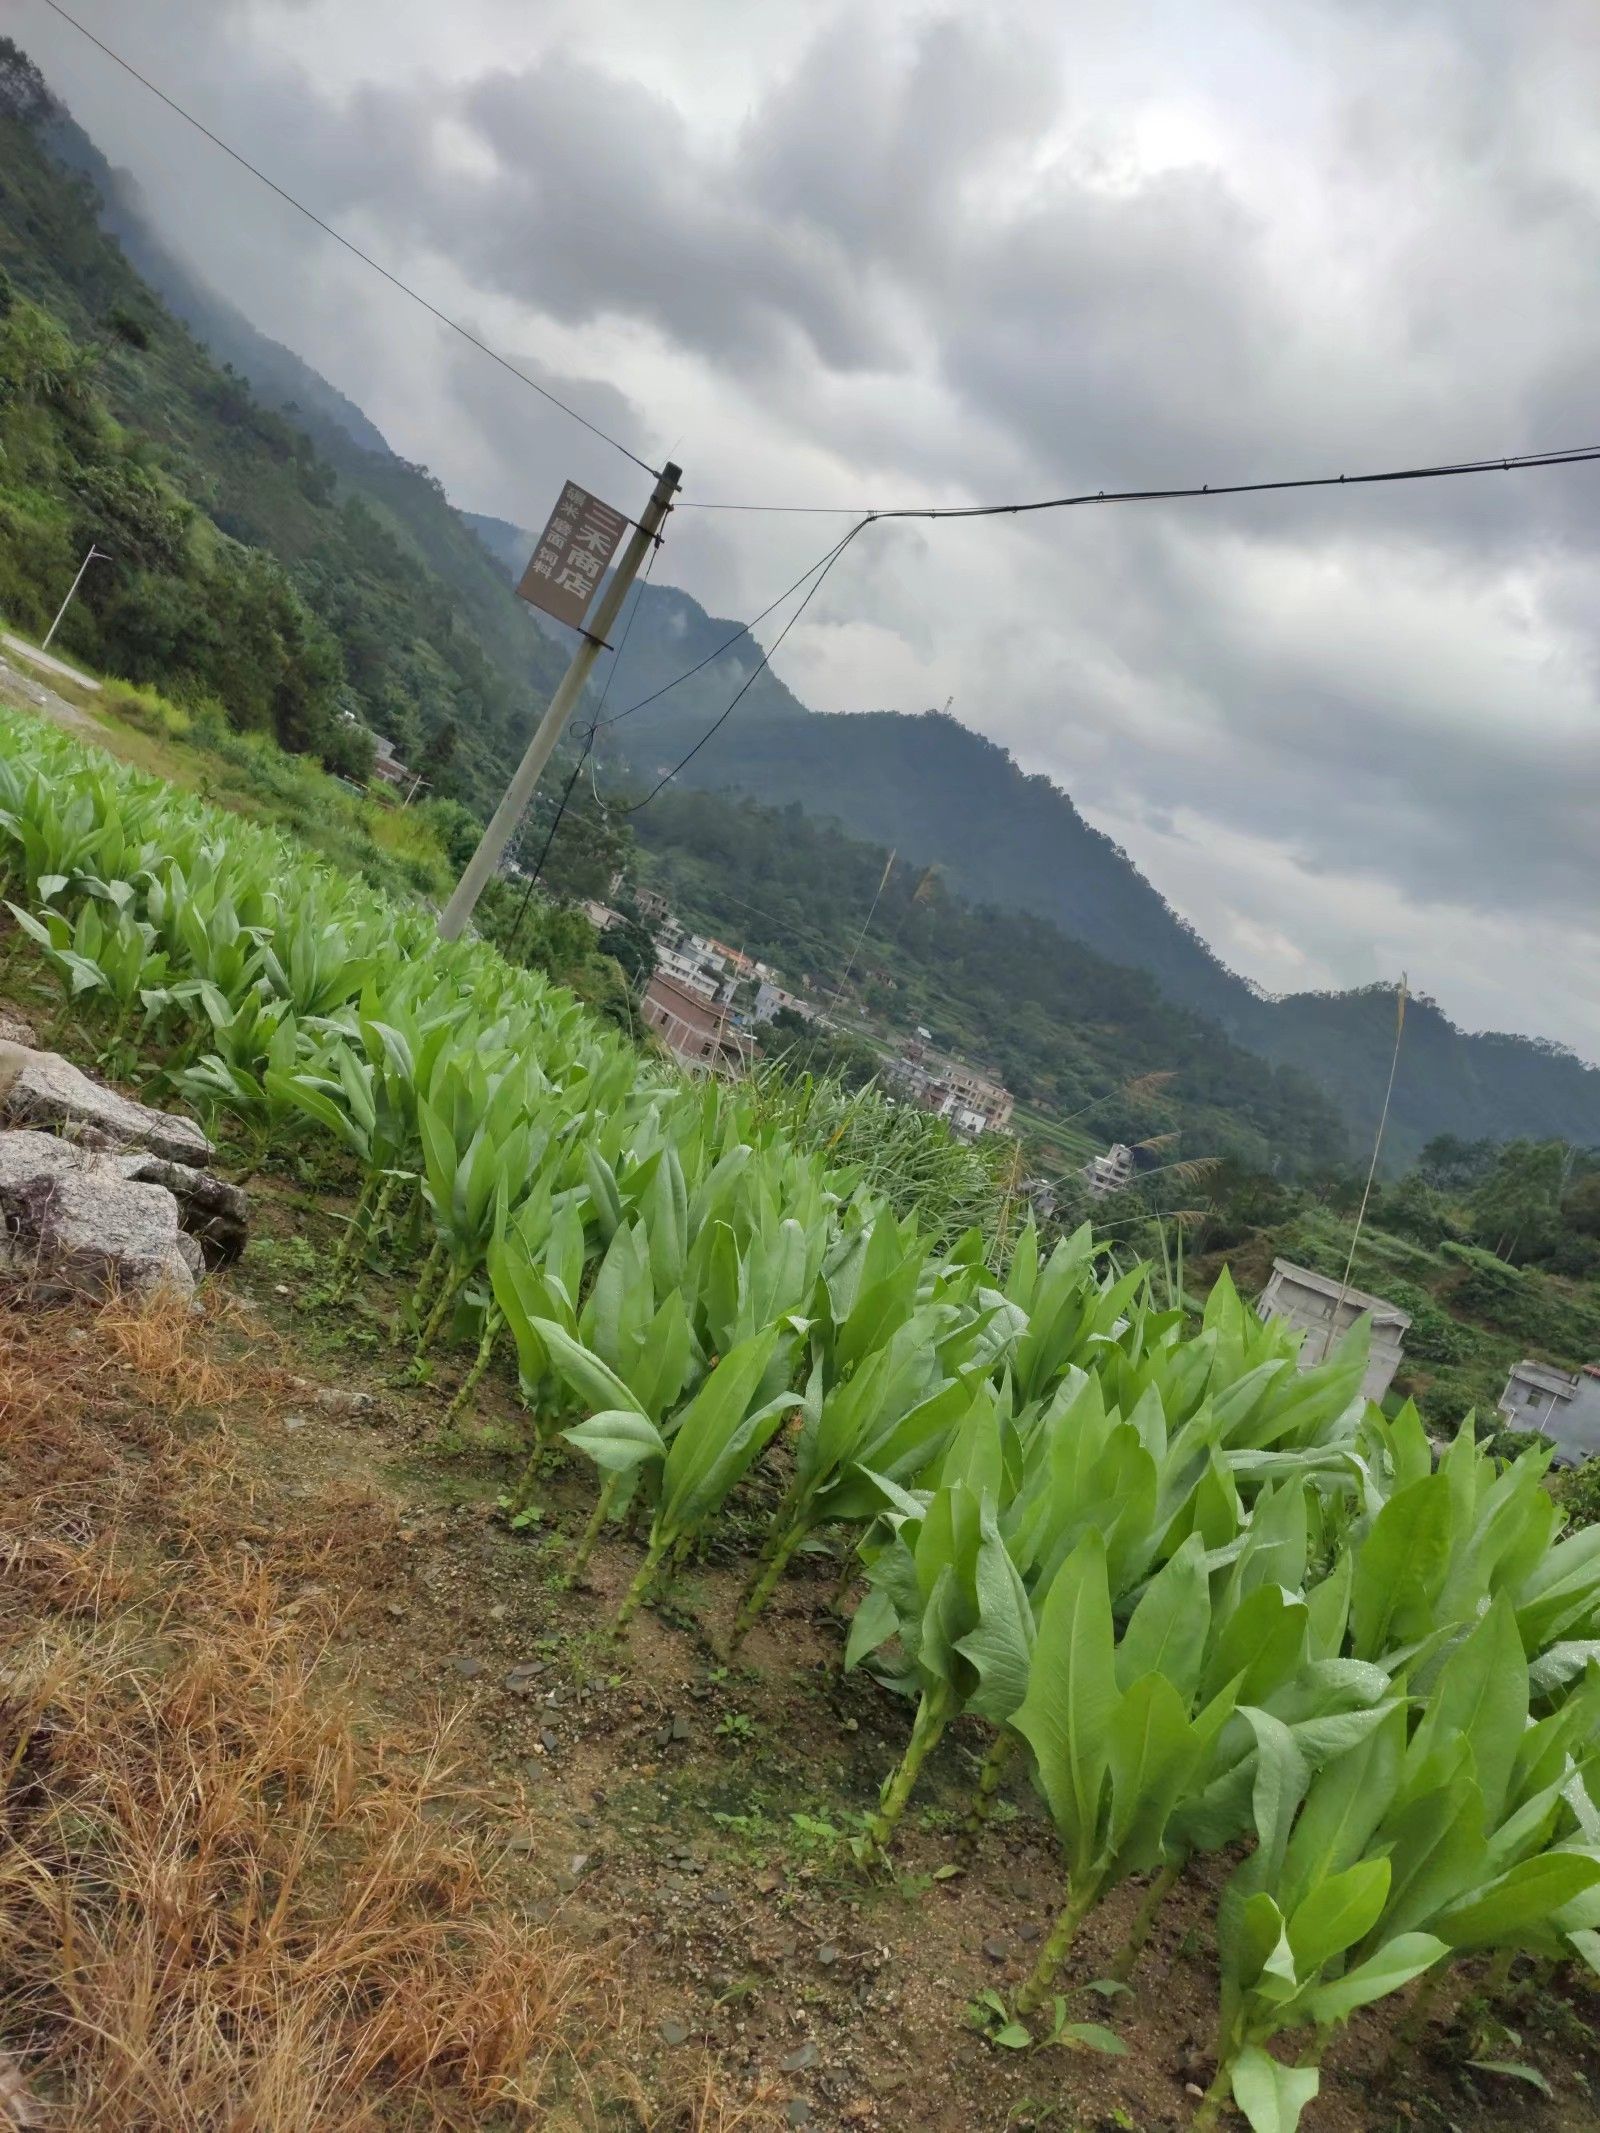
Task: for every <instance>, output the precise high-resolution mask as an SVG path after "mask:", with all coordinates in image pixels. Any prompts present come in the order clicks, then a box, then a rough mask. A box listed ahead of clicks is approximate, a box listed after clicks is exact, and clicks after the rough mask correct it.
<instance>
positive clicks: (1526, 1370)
mask: <svg viewBox="0 0 1600 2133" xmlns="http://www.w3.org/2000/svg"><path fill="white" fill-rule="evenodd" d="M1500 1412H1501V1414H1502V1415H1503V1416H1504V1417H1505V1419H1506V1422H1507V1423H1508V1424H1509V1426H1510V1427H1511V1428H1512V1429H1536V1430H1537V1431H1538V1432H1539V1434H1540V1435H1541V1436H1544V1437H1548V1438H1549V1439H1550V1441H1551V1443H1552V1444H1553V1445H1554V1446H1555V1448H1556V1464H1557V1465H1558V1466H1577V1465H1579V1464H1580V1463H1581V1462H1582V1461H1583V1460H1585V1459H1592V1458H1593V1457H1594V1455H1595V1453H1596V1452H1600V1363H1585V1364H1584V1366H1583V1368H1582V1369H1581V1370H1557V1369H1556V1367H1555V1365H1554V1364H1553V1363H1536V1362H1534V1361H1533V1359H1532V1358H1531V1357H1529V1358H1526V1359H1525V1360H1524V1361H1522V1362H1520V1363H1513V1364H1512V1366H1511V1374H1510V1376H1509V1377H1508V1378H1507V1379H1506V1389H1505V1391H1504V1392H1503V1393H1501V1395H1500Z"/></svg>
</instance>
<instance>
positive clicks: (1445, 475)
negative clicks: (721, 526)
mask: <svg viewBox="0 0 1600 2133" xmlns="http://www.w3.org/2000/svg"><path fill="white" fill-rule="evenodd" d="M51 4H52V5H53V4H54V0H51ZM1595 459H1600V445H1597V444H1585V445H1576V446H1574V447H1573V448H1572V449H1570V450H1566V451H1554V452H1520V453H1514V454H1513V455H1512V456H1511V457H1510V458H1499V459H1458V460H1451V461H1448V462H1444V463H1441V464H1440V465H1437V466H1418V467H1389V468H1386V469H1384V470H1383V471H1382V472H1381V473H1377V474H1305V475H1298V476H1295V477H1293V478H1292V479H1288V480H1282V481H1228V482H1202V483H1201V484H1200V486H1199V487H1198V488H1179V487H1168V488H1161V489H1087V490H1085V491H1084V492H1083V493H1082V494H1081V495H1078V496H1045V497H1040V498H1038V499H1036V500H1035V501H1033V502H1029V503H1015V504H901V505H896V506H893V507H891V506H887V505H872V506H870V507H869V506H866V505H848V504H724V503H711V504H703V503H696V502H694V501H692V500H689V499H685V500H684V501H682V502H681V503H680V504H679V506H678V509H679V510H680V511H763V512H779V513H785V514H788V515H798V516H801V517H820V518H846V517H849V518H854V517H857V516H860V517H862V518H864V519H882V518H1020V517H1022V516H1024V515H1025V514H1027V513H1030V512H1035V511H1071V510H1074V509H1076V508H1077V507H1078V506H1079V505H1082V504H1155V503H1174V502H1180V501H1183V500H1185V499H1188V498H1199V497H1207V496H1265V495H1270V494H1273V493H1275V492H1277V491H1279V490H1285V489H1359V488H1370V487H1372V486H1373V485H1374V484H1376V483H1379V482H1397V481H1444V480H1448V479H1449V478H1450V477H1451V476H1453V475H1457V474H1500V473H1505V474H1510V473H1516V472H1519V471H1521V470H1523V469H1526V468H1529V467H1566V466H1583V465H1586V464H1588V463H1589V462H1590V461H1591V460H1595Z"/></svg>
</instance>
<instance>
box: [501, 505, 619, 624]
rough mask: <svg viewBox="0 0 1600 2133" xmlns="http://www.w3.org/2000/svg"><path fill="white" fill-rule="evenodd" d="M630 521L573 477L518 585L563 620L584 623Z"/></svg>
mask: <svg viewBox="0 0 1600 2133" xmlns="http://www.w3.org/2000/svg"><path fill="white" fill-rule="evenodd" d="M627 525H628V521H627V519H625V518H624V517H623V515H622V513H621V512H620V511H613V510H612V508H611V506H610V505H609V504H603V503H601V501H600V499H599V497H598V496H591V495H590V494H589V492H588V490H587V489H580V488H579V487H578V484H577V483H576V482H575V481H569V482H568V483H567V485H566V487H565V488H564V489H563V490H562V492H561V494H560V496H559V497H558V498H557V500H556V507H555V509H554V510H553V511H552V512H551V514H550V523H549V525H548V526H546V527H545V529H544V532H543V534H542V535H541V536H540V540H539V545H538V547H537V548H536V549H535V550H534V552H533V561H532V562H531V563H530V564H529V565H528V567H527V569H526V570H525V571H524V572H523V574H522V583H521V584H520V585H519V586H518V587H517V591H518V592H519V593H520V594H521V595H522V597H523V599H524V600H529V601H531V602H532V603H533V605H534V606H535V607H542V608H543V609H544V611H545V613H546V614H547V615H554V616H555V618H556V620H557V621H558V622H570V623H571V624H572V626H573V628H574V629H581V628H582V626H583V618H584V616H585V615H586V614H587V613H588V612H589V603H590V601H591V600H592V599H593V598H594V596H595V592H596V590H597V588H598V587H599V584H600V580H601V578H602V576H603V575H604V574H605V568H606V565H607V564H608V563H609V562H610V561H611V558H612V557H613V556H614V555H615V554H616V552H617V543H618V542H619V541H620V540H621V539H622V535H623V532H624V529H625V528H626V527H627Z"/></svg>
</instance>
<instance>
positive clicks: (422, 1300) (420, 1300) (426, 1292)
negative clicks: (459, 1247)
mask: <svg viewBox="0 0 1600 2133" xmlns="http://www.w3.org/2000/svg"><path fill="white" fill-rule="evenodd" d="M443 1259H444V1239H443V1237H435V1238H434V1240H433V1250H432V1251H431V1252H429V1254H428V1256H427V1258H426V1259H425V1260H424V1261H423V1262H422V1272H421V1273H420V1274H419V1275H418V1276H417V1285H416V1287H415V1289H413V1290H412V1292H411V1315H412V1317H413V1318H414V1319H417V1320H419V1321H420V1319H421V1317H422V1313H423V1310H424V1308H425V1307H426V1305H427V1301H428V1298H429V1297H430V1296H431V1295H432V1294H433V1284H434V1280H435V1277H436V1276H437V1274H438V1271H439V1267H440V1264H441V1263H442V1261H443Z"/></svg>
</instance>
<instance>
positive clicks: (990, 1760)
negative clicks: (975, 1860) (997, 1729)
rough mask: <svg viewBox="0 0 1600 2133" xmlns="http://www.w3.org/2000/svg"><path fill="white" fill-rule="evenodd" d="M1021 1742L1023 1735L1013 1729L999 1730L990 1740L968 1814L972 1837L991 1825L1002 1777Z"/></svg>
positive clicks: (969, 1834)
mask: <svg viewBox="0 0 1600 2133" xmlns="http://www.w3.org/2000/svg"><path fill="white" fill-rule="evenodd" d="M1020 1746H1021V1739H1020V1737H1019V1736H1018V1735H1017V1734H1015V1733H1012V1732H1011V1731H1009V1729H1008V1730H1007V1731H1005V1732H1002V1733H997V1734H996V1735H995V1737H994V1739H993V1740H992V1741H990V1743H989V1752H988V1754H987V1755H986V1756H985V1757H984V1759H983V1761H982V1763H981V1764H980V1766H979V1769H978V1784H977V1790H976V1791H975V1792H974V1793H973V1795H972V1806H971V1809H970V1810H969V1812H968V1815H967V1827H966V1833H967V1835H968V1836H969V1837H976V1836H977V1835H978V1834H979V1833H980V1832H981V1831H982V1830H984V1829H986V1828H987V1827H988V1824H989V1817H990V1815H992V1814H993V1813H994V1803H995V1796H996V1795H997V1793H998V1792H999V1790H1000V1781H1001V1779H1002V1778H1003V1777H1004V1776H1005V1774H1006V1772H1007V1771H1008V1770H1009V1769H1010V1767H1011V1764H1012V1760H1013V1758H1014V1757H1015V1755H1016V1752H1017V1749H1018V1748H1019V1747H1020Z"/></svg>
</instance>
